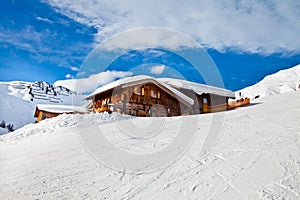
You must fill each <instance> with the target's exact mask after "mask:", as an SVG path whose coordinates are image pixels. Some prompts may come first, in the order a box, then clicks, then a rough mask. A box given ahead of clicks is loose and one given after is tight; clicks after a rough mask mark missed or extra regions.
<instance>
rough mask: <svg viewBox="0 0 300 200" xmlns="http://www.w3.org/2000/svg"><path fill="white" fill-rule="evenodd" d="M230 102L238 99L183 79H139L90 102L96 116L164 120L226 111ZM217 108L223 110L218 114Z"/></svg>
mask: <svg viewBox="0 0 300 200" xmlns="http://www.w3.org/2000/svg"><path fill="white" fill-rule="evenodd" d="M228 98H234V93H233V92H231V91H229V90H224V89H221V88H215V87H211V86H205V85H201V84H198V83H192V82H187V81H183V80H180V79H155V78H153V77H150V76H144V75H139V76H132V77H126V78H123V79H120V80H117V81H114V82H112V83H109V84H107V85H104V86H102V87H100V88H98V89H96V90H95V91H94V92H93V93H92V94H90V95H89V96H87V97H86V100H92V102H93V103H92V109H93V111H94V112H105V111H107V112H112V111H116V112H119V113H125V114H129V115H135V116H156V117H161V116H179V115H189V114H199V113H203V112H211V111H219V110H222V109H223V110H224V109H225V110H226V109H227V101H228ZM216 106H220V107H222V109H219V110H217V109H216Z"/></svg>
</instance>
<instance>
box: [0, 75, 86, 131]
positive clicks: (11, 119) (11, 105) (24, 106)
mask: <svg viewBox="0 0 300 200" xmlns="http://www.w3.org/2000/svg"><path fill="white" fill-rule="evenodd" d="M84 97H85V96H84V95H82V94H79V93H77V92H74V91H72V90H70V89H68V88H65V87H62V86H53V85H51V84H49V83H46V82H33V83H31V82H24V81H12V82H0V99H1V105H0V121H2V120H4V121H5V122H6V125H8V124H13V125H14V129H18V128H20V127H22V126H24V125H26V124H29V123H33V122H34V121H35V118H34V117H33V114H34V111H35V107H36V104H64V105H73V104H82V103H83V102H82V99H83V98H84ZM1 133H2V134H3V133H7V129H5V128H4V129H3V128H0V134H1Z"/></svg>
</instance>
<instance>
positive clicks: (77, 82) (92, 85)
mask: <svg viewBox="0 0 300 200" xmlns="http://www.w3.org/2000/svg"><path fill="white" fill-rule="evenodd" d="M131 75H132V73H131V72H121V71H105V72H101V73H99V74H93V75H91V76H89V77H88V78H81V79H69V80H58V81H56V82H55V83H54V85H55V86H59V85H61V86H64V87H66V88H69V89H71V90H73V91H77V92H92V91H93V90H95V89H96V88H98V87H99V86H102V85H105V84H107V83H110V82H112V81H114V80H116V79H118V78H123V77H127V76H131ZM66 78H68V77H66Z"/></svg>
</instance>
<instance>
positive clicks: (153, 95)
mask: <svg viewBox="0 0 300 200" xmlns="http://www.w3.org/2000/svg"><path fill="white" fill-rule="evenodd" d="M151 97H152V98H156V99H159V98H160V92H159V91H156V90H151Z"/></svg>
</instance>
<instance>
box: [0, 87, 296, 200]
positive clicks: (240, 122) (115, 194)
mask: <svg viewBox="0 0 300 200" xmlns="http://www.w3.org/2000/svg"><path fill="white" fill-rule="evenodd" d="M299 98H300V92H299V91H296V92H290V93H285V94H280V95H276V96H270V97H265V98H260V99H258V100H255V101H253V103H255V104H252V106H248V107H243V108H239V109H236V110H232V111H228V112H221V113H213V114H205V115H194V116H186V117H174V118H132V117H129V116H125V115H118V114H113V115H109V114H106V113H104V114H93V113H90V114H85V115H79V114H76V115H66V114H64V115H60V116H59V117H57V118H52V119H47V120H45V121H42V122H41V123H39V124H30V125H27V126H25V127H23V128H21V129H19V130H17V131H15V132H12V133H9V134H6V135H3V136H0V163H1V167H0V188H1V190H0V193H1V198H2V199H149V198H150V199H230V200H234V199H299V198H300V153H299V152H300V134H299V133H300V123H299V118H300V103H299V101H298V99H299ZM283 101H285V103H282V102H283ZM222 115H225V118H224V119H223V120H217V121H215V122H214V124H213V127H215V126H222V130H221V134H220V137H219V139H218V140H217V144H216V145H215V147H214V148H213V149H212V151H211V152H210V153H209V154H208V155H207V156H206V157H201V156H200V147H201V145H202V144H203V140H204V138H205V136H206V135H205V130H206V129H207V128H209V124H210V122H211V120H212V118H213V117H216V116H222ZM149 120H150V121H151V120H154V121H152V122H155V123H159V121H162V120H165V121H166V123H167V124H166V128H165V129H164V131H165V132H164V133H165V134H158V135H157V136H156V137H154V139H153V138H150V139H149V140H144V139H143V140H141V139H139V138H136V137H132V136H131V135H125V136H124V134H122V130H118V129H116V126H117V125H118V123H119V122H122V123H123V125H126V124H128V126H129V125H130V123H129V122H133V123H135V124H149V123H150V121H149ZM182 120H187V121H189V122H190V123H188V127H185V128H186V131H187V133H188V132H189V130H190V129H192V127H197V137H196V138H195V139H194V141H193V143H192V145H191V146H190V148H189V149H188V150H187V151H186V152H185V153H184V154H183V155H182V156H181V157H180V158H179V159H178V160H177V161H176V162H172V163H170V164H169V165H167V166H166V167H164V168H162V169H160V170H158V171H155V172H151V173H146V172H143V171H141V172H140V173H135V174H131V173H128V172H127V171H126V170H123V171H120V170H119V171H118V170H114V169H112V168H109V167H106V166H105V165H104V164H102V163H101V162H98V161H97V160H95V159H94V157H93V156H92V155H91V154H90V153H89V152H88V151H87V150H86V149H85V147H84V145H83V144H82V141H81V139H80V138H79V135H78V129H77V128H78V127H91V126H93V125H94V126H97V125H99V127H106V130H111V131H110V136H109V137H110V140H111V141H113V142H114V143H115V145H116V146H117V147H119V148H120V149H124V150H132V151H133V152H140V151H145V152H148V151H152V150H157V149H158V150H159V149H161V148H163V147H165V146H166V145H168V144H169V143H170V141H172V140H173V138H174V136H176V130H177V129H178V126H177V124H179V123H180V122H181V121H182ZM145 130H146V129H145ZM121 135H123V138H120V136H121Z"/></svg>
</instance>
